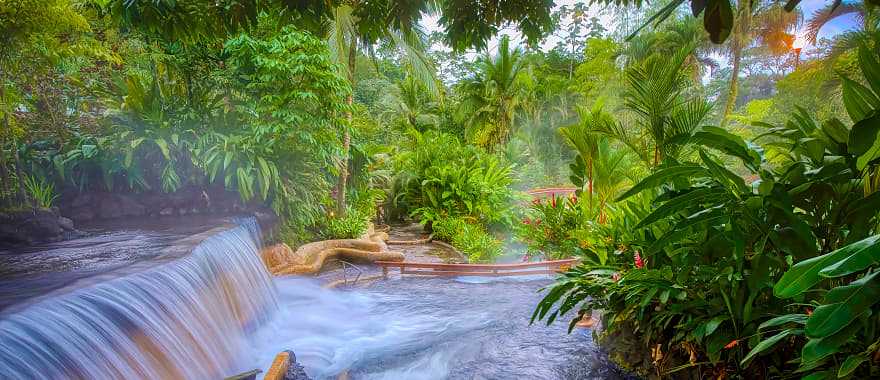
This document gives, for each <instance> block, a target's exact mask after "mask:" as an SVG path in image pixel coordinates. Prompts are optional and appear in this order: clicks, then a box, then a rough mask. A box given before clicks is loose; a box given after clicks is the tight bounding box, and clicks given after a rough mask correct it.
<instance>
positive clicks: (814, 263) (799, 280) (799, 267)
mask: <svg viewBox="0 0 880 380" xmlns="http://www.w3.org/2000/svg"><path fill="white" fill-rule="evenodd" d="M876 237H877V236H874V237H871V238H868V239H865V240H861V241H859V242H856V243H853V244H850V245H847V246H845V247H842V248H839V249H837V250H834V251H832V252H830V253H827V254H824V255H822V256H816V257H813V258H810V259H807V260H804V261H801V262H799V263H797V264H795V265H794V266H792V267H791V268H790V269H789V270H788V271H786V272H785V274H783V275H782V278H780V279H779V281H778V282H777V283H776V286H774V287H773V294H774V295H776V297H779V298H791V297H794V296H796V295H798V294H801V293H803V292H805V291H807V290H808V289H810V288H812V287H813V286H815V285H816V284H818V283H819V282H820V281H822V279H823V277H822V276H820V274H819V273H820V272H821V271H822V270H823V269H825V268H827V267H830V266H832V265H834V264H836V263H837V262H839V261H841V260H843V259H845V258H848V257H850V256H852V255H854V254H856V253H858V252H859V251H861V250H863V249H865V248H866V246H867V245H872V244H873V245H876V240H870V239H876ZM866 241H867V242H866Z"/></svg>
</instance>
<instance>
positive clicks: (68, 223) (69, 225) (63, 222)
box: [58, 216, 74, 231]
mask: <svg viewBox="0 0 880 380" xmlns="http://www.w3.org/2000/svg"><path fill="white" fill-rule="evenodd" d="M58 225H59V226H61V228H63V229H64V230H65V231H73V230H74V228H73V221H72V220H70V218H65V217H63V216H59V217H58Z"/></svg>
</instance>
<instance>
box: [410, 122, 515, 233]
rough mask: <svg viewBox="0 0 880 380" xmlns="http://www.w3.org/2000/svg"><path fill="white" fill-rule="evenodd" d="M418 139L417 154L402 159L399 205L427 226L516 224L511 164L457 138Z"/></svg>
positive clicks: (432, 135) (430, 134)
mask: <svg viewBox="0 0 880 380" xmlns="http://www.w3.org/2000/svg"><path fill="white" fill-rule="evenodd" d="M413 134H414V140H415V141H414V146H413V149H412V150H411V151H407V152H404V153H401V154H400V155H399V156H398V159H397V175H396V177H395V184H394V189H395V191H394V192H395V196H394V204H395V205H396V206H398V207H400V208H402V209H404V210H408V212H409V214H410V216H412V217H415V218H418V219H419V220H420V221H421V222H422V223H424V224H428V223H432V222H434V221H437V220H440V219H444V218H448V217H467V218H471V219H473V220H475V221H478V222H479V223H480V224H483V225H486V224H490V223H502V224H505V225H512V215H511V214H510V212H509V208H510V204H511V201H512V198H513V193H512V191H511V190H510V189H509V185H510V183H511V180H512V177H511V170H512V167H511V166H510V165H508V164H506V163H504V162H502V160H501V159H499V158H497V157H496V156H494V155H490V154H488V153H485V152H483V151H481V150H480V149H479V148H476V147H474V146H469V145H466V144H462V143H461V142H460V141H459V140H458V138H456V137H454V136H451V135H447V134H443V133H435V132H428V133H426V134H424V135H422V134H419V133H418V132H413Z"/></svg>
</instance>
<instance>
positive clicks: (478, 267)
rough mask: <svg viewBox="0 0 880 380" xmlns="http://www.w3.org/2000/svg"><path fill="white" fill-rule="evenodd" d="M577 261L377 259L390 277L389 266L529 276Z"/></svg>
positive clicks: (434, 272) (420, 271)
mask: <svg viewBox="0 0 880 380" xmlns="http://www.w3.org/2000/svg"><path fill="white" fill-rule="evenodd" d="M576 263H577V259H566V260H552V261H539V262H534V263H518V264H434V263H413V262H406V261H376V262H375V264H376V265H378V266H380V267H382V275H383V276H385V277H388V268H400V274H401V275H405V274H413V275H420V276H486V277H500V276H528V275H537V274H556V273H559V272H564V271H566V270H568V268H571V266H572V265H575V264H576ZM532 268H541V269H532Z"/></svg>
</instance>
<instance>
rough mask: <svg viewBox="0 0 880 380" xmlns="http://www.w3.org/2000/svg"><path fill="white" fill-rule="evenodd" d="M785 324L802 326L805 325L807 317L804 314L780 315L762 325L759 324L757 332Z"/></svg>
mask: <svg viewBox="0 0 880 380" xmlns="http://www.w3.org/2000/svg"><path fill="white" fill-rule="evenodd" d="M786 323H797V324H799V325H803V324H805V323H807V315H806V314H786V315H780V316H778V317H776V318H772V319H768V320H767V321H765V322H764V323H761V325H760V326H758V330H764V329H767V328H770V327H776V326H780V325H784V324H786Z"/></svg>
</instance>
